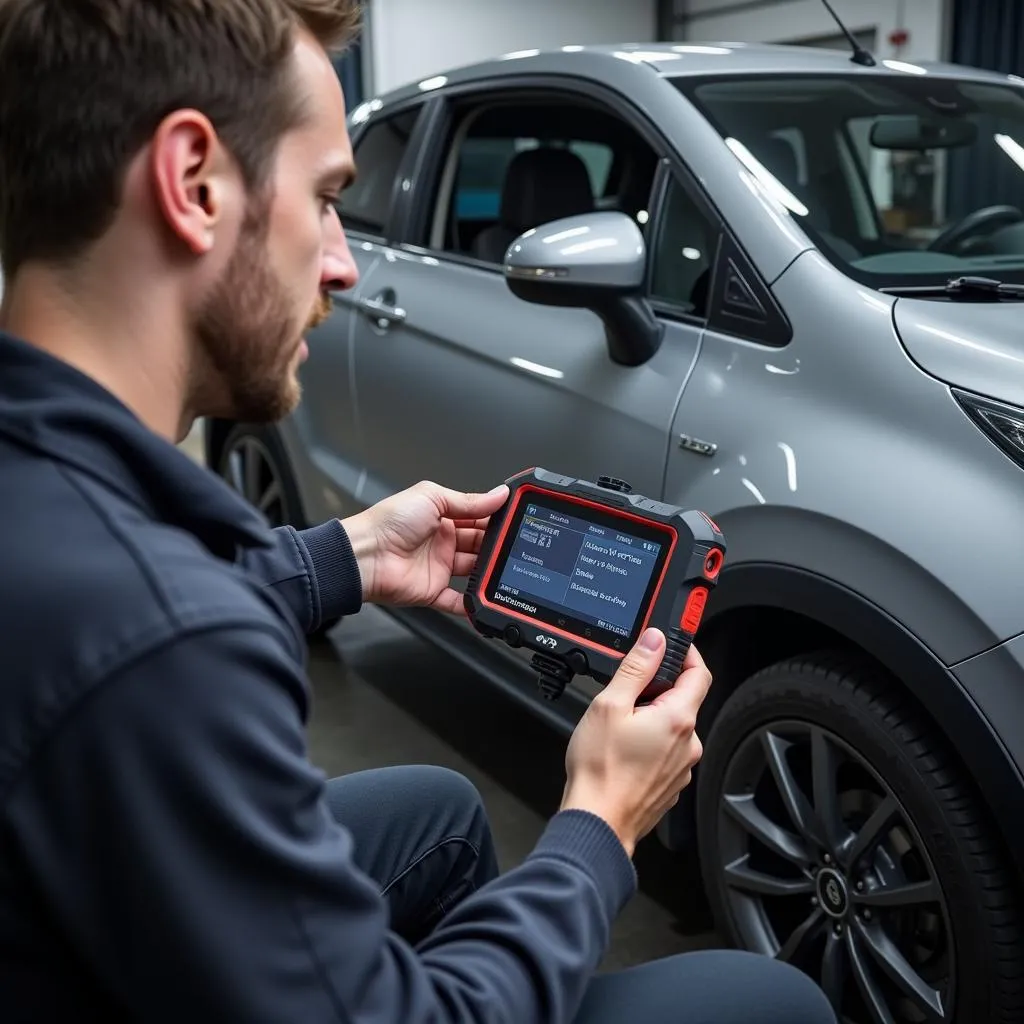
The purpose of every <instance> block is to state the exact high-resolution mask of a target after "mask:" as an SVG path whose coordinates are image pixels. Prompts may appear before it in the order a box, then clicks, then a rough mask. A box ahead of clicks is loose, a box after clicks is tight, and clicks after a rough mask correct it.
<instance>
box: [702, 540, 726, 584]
mask: <svg viewBox="0 0 1024 1024" xmlns="http://www.w3.org/2000/svg"><path fill="white" fill-rule="evenodd" d="M724 561H725V555H723V554H722V549H721V548H712V549H711V550H710V551H709V552H708V557H707V558H705V559H704V575H705V577H707V579H709V580H713V579H714V578H715V577H716V576H717V575H718V574H719V572H721V570H722V563H723V562H724Z"/></svg>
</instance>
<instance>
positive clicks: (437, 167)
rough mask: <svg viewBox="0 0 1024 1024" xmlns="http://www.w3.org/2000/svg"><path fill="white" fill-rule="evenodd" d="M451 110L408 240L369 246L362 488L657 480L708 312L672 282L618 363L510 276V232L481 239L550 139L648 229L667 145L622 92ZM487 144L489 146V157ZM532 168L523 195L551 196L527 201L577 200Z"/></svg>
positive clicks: (564, 93) (580, 321)
mask: <svg viewBox="0 0 1024 1024" xmlns="http://www.w3.org/2000/svg"><path fill="white" fill-rule="evenodd" d="M447 117H448V120H447V130H445V131H438V132H437V133H436V134H435V136H434V137H435V138H437V139H438V144H439V145H440V147H441V149H440V151H439V152H438V154H437V157H438V158H437V159H436V160H435V161H433V168H434V169H433V173H432V174H431V175H426V176H425V177H424V178H423V179H422V180H420V181H418V182H417V183H416V187H415V189H414V194H413V196H412V197H411V199H410V203H411V205H412V213H413V216H411V217H410V218H409V220H408V230H407V233H406V235H405V237H404V240H403V241H402V242H401V243H400V244H397V245H394V246H388V245H380V246H378V247H377V251H378V253H379V255H380V257H381V259H380V262H379V265H378V266H377V267H376V268H375V269H374V271H373V275H372V278H371V280H372V288H370V289H369V293H370V294H372V296H373V297H374V298H377V299H379V300H380V301H381V303H382V304H383V305H384V306H385V307H387V310H388V312H387V314H386V315H385V316H383V317H381V318H376V317H373V316H368V317H364V322H363V323H361V324H359V325H358V326H357V327H356V328H355V332H354V366H355V370H354V381H355V387H356V391H357V393H358V397H359V425H360V429H361V431H362V436H363V451H364V453H365V458H366V465H365V469H366V479H365V483H364V486H363V489H362V492H361V500H362V501H363V502H365V503H370V502H373V501H376V500H378V499H380V498H381V497H383V496H385V495H386V494H388V493H392V492H393V491H395V490H397V489H400V488H402V487H405V486H407V485H409V484H412V483H414V482H415V481H417V480H419V479H422V478H431V479H435V480H437V481H439V482H442V483H445V484H447V485H449V486H452V487H456V488H465V489H476V490H480V489H488V488H490V487H491V486H492V485H493V484H494V483H495V482H496V481H498V480H501V479H503V478H505V477H507V476H509V475H511V474H512V473H514V472H516V471H518V470H520V469H523V468H525V467H527V466H535V465H536V466H544V467H546V468H550V469H553V470H557V471H560V472H564V473H569V474H572V475H575V476H582V477H586V478H589V479H596V477H597V476H599V475H601V474H609V475H612V476H616V477H620V478H623V479H626V480H628V481H629V482H630V483H631V484H632V485H633V487H634V489H635V490H637V491H640V492H644V493H647V494H650V495H660V494H661V493H662V489H663V484H664V474H665V465H666V458H667V447H668V443H669V434H670V428H671V423H672V420H673V415H674V412H675V410H676V407H677V405H678V403H679V400H680V397H681V394H682V391H683V388H684V386H685V383H686V380H687V377H688V375H689V374H690V372H691V369H692V367H693V364H694V361H695V359H696V356H697V352H698V348H699V344H700V338H701V332H702V329H703V326H702V325H703V321H702V319H701V316H700V315H699V313H700V311H699V310H696V309H694V307H693V305H692V304H689V305H688V304H687V303H686V302H682V301H680V302H675V301H673V300H671V299H668V300H667V301H666V303H665V304H663V310H662V312H663V315H664V316H665V318H666V333H665V339H664V343H663V344H662V345H661V347H660V349H659V350H658V352H657V353H656V354H655V356H654V357H653V358H652V359H651V360H650V361H649V362H647V363H645V364H644V365H641V366H633V367H630V366H623V365H617V364H616V363H615V362H613V361H612V360H611V359H610V358H609V351H608V346H607V344H606V339H605V332H604V327H603V325H602V323H601V321H600V320H599V319H598V317H597V316H596V315H595V314H594V313H592V312H590V311H588V310H583V309H569V308H552V307H545V306H539V305H534V304H531V303H528V302H525V301H522V300H520V299H518V298H516V297H515V296H514V295H513V294H512V293H511V292H510V291H509V289H508V287H507V285H506V283H505V280H504V277H503V274H502V271H501V266H500V262H499V261H500V259H501V255H500V254H501V253H503V251H504V242H505V241H506V238H507V240H511V238H510V236H508V235H506V236H505V237H499V239H498V241H497V242H496V244H492V245H490V246H489V247H488V246H484V245H482V244H478V243H477V236H480V238H481V239H483V238H485V237H487V235H488V232H490V233H491V234H493V233H494V230H495V229H496V228H497V227H498V226H499V223H496V219H499V221H500V218H499V214H501V210H502V205H503V198H502V196H501V194H500V189H501V187H502V185H503V183H505V174H506V173H507V172H508V167H509V165H510V163H511V161H512V160H513V159H515V157H516V155H517V154H522V153H523V152H524V151H527V150H531V149H539V148H542V147H557V148H560V149H562V150H568V151H569V152H570V153H572V154H573V155H574V156H576V157H578V158H579V159H580V160H581V161H582V162H583V163H584V165H585V167H586V170H587V174H588V177H589V178H590V183H591V186H592V194H591V195H590V197H589V202H590V206H591V208H593V209H609V208H611V209H615V208H618V209H622V210H625V211H626V212H629V213H631V214H632V215H634V216H636V218H637V220H638V221H639V222H640V223H641V224H645V225H647V227H648V228H651V227H653V226H654V225H652V224H650V223H648V222H649V218H650V210H649V207H650V203H651V198H652V188H653V187H654V181H655V171H656V169H657V168H658V167H659V166H660V164H659V154H658V153H657V152H656V151H655V150H654V149H653V148H652V147H651V146H650V144H649V143H648V142H647V141H646V140H645V139H644V137H643V136H641V135H640V134H639V133H638V132H637V131H636V130H635V129H634V128H633V127H631V126H630V125H629V124H628V123H627V122H626V120H625V118H623V117H620V116H619V115H618V114H617V112H616V110H615V108H614V106H613V104H612V103H610V102H608V101H607V100H605V101H603V102H595V101H594V100H593V98H592V97H590V96H586V97H583V96H581V95H579V94H576V93H573V92H570V91H568V90H566V89H564V88H563V89H557V90H552V89H544V90H538V91H530V90H526V91H517V92H516V93H515V94H514V95H511V96H506V95H503V94H501V93H500V92H497V93H495V92H487V93H485V94H480V95H477V96H475V97H471V98H470V99H468V100H467V99H465V98H461V99H460V101H459V102H458V103H457V104H453V105H452V106H451V108H450V110H449V111H448V114H447ZM488 158H490V159H491V160H492V161H497V163H496V165H492V166H491V169H490V171H488V168H487V166H486V164H487V159H488ZM527 162H528V161H527ZM542 162H543V161H542ZM535 163H536V161H535ZM554 163H555V164H566V163H569V164H571V163H572V161H571V160H570V159H569V158H566V157H558V158H557V159H555V160H554ZM428 164H429V161H428ZM659 180H660V179H659ZM529 184H530V185H531V186H532V191H531V194H533V195H539V196H542V197H543V196H547V197H549V199H548V200H547V201H544V202H540V203H539V206H538V208H537V210H536V211H535V212H536V213H537V215H538V217H540V222H547V221H550V220H553V219H555V217H556V216H557V215H559V214H560V213H578V212H580V210H579V209H578V206H579V202H576V200H580V198H581V197H579V196H571V195H570V193H571V192H572V189H571V188H568V187H566V184H565V182H564V181H561V180H559V181H531V182H530V183H529ZM528 191H529V190H528ZM560 195H561V196H562V197H563V199H564V208H562V207H560V206H559V199H558V197H559V196H560ZM507 198H508V197H507V195H506V196H505V200H507ZM541 208H543V209H541ZM521 212H523V213H524V214H525V212H526V211H521ZM541 214H544V216H540V215H541ZM532 226H535V225H534V224H533V223H527V222H526V221H522V220H520V221H519V222H518V223H516V224H514V228H517V229H522V228H524V227H532ZM709 232H710V229H709ZM499 235H500V232H499ZM708 244H709V245H711V244H713V243H712V242H709V243H708ZM488 249H489V251H488ZM706 255H707V254H706V252H704V251H703V250H702V252H701V258H704V257H706ZM684 262H686V260H685V258H684ZM690 262H691V263H694V261H693V260H691V261H690Z"/></svg>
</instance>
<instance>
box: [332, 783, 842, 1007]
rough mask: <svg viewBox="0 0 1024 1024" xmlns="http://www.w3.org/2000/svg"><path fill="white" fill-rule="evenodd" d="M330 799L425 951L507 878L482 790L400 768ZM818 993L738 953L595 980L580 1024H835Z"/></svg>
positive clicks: (335, 788)
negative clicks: (459, 912)
mask: <svg viewBox="0 0 1024 1024" xmlns="http://www.w3.org/2000/svg"><path fill="white" fill-rule="evenodd" d="M327 793H328V800H329V802H330V806H331V810H332V812H333V813H334V815H335V817H336V818H337V819H338V821H340V822H341V823H342V824H343V825H344V826H345V827H346V828H347V829H349V831H351V833H352V834H353V836H354V838H355V857H356V860H357V862H358V863H359V866H360V868H362V870H363V871H365V872H366V873H367V874H368V875H369V876H370V877H371V878H375V879H377V880H378V881H379V883H380V885H381V889H382V891H383V893H384V895H385V896H386V898H387V900H388V903H389V905H390V908H391V923H392V927H393V929H394V930H395V931H396V932H397V933H399V934H400V935H402V936H403V937H404V938H405V939H407V940H408V941H410V942H416V941H418V940H419V939H420V938H422V937H423V936H424V935H427V934H429V932H430V931H431V929H432V928H433V927H434V926H435V925H436V924H437V922H438V921H439V920H440V919H441V917H442V916H443V915H444V913H445V912H446V910H447V909H448V908H449V907H452V906H453V905H454V904H456V903H457V902H458V901H459V900H460V899H462V898H463V897H464V896H466V895H467V894H468V893H470V892H472V891H473V890H474V889H476V888H478V887H480V886H482V885H484V884H485V883H486V882H488V881H489V880H490V879H492V878H494V877H495V876H496V875H497V874H498V862H497V859H496V857H495V853H494V843H493V840H492V838H491V831H490V826H489V824H488V821H487V816H486V813H485V812H484V807H483V803H482V801H481V799H480V795H479V794H478V792H477V790H476V788H475V787H474V786H473V785H472V784H471V783H470V782H469V781H468V780H467V779H465V778H464V777H463V776H461V775H459V774H457V773H455V772H452V771H449V770H447V769H444V768H434V767H421V766H416V767H401V768H383V769H379V770H377V771H367V772H357V773H355V774H353V775H347V776H343V777H341V778H337V779H332V780H331V781H330V782H329V783H328V790H327ZM835 1020H836V1018H835V1016H834V1014H833V1013H832V1011H831V1009H830V1007H829V1004H828V1002H827V1001H826V999H825V997H824V995H823V994H822V992H821V990H820V989H819V988H818V986H817V985H815V984H814V982H813V981H811V980H810V979H809V978H808V977H807V976H806V975H804V974H802V973H800V972H799V971H797V970H796V969H795V968H793V967H790V966H789V965H788V964H783V963H780V962H778V961H775V960H772V959H770V958H768V957H763V956H755V955H753V954H750V953H742V952H738V951H731V950H712V951H706V952H697V953H687V954H683V955H681V956H672V957H667V958H665V959H663V960H656V961H653V962H651V963H647V964H643V965H641V966H638V967H633V968H630V969H629V970H624V971H619V972H617V973H610V974H601V975H597V976H596V977H595V978H594V980H593V982H592V983H591V986H590V989H589V990H588V993H587V996H586V997H585V999H584V1003H583V1006H582V1008H581V1009H580V1013H579V1015H578V1017H577V1018H576V1022H577V1024H623V1022H625V1024H634V1022H635V1024H676V1022H678V1024H835Z"/></svg>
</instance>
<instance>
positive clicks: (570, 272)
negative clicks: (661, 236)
mask: <svg viewBox="0 0 1024 1024" xmlns="http://www.w3.org/2000/svg"><path fill="white" fill-rule="evenodd" d="M646 267H647V249H646V246H645V244H644V237H643V235H642V234H641V233H640V228H639V227H638V226H637V224H636V222H635V221H634V220H633V218H632V217H629V216H628V215H627V214H625V213H618V212H613V211H605V212H597V213H586V214H581V215H579V216H576V217H566V218H563V219H562V220H556V221H551V222H550V223H548V224H542V225H541V226H540V227H536V228H531V229H530V230H529V231H526V232H524V233H523V234H521V235H520V236H519V237H518V238H517V239H516V240H515V241H514V242H513V243H512V244H511V245H510V246H509V247H508V250H507V251H506V253H505V266H504V269H505V281H506V283H507V284H508V287H509V289H510V291H511V292H512V294H513V295H515V296H517V297H518V298H520V299H523V300H524V301H526V302H534V303H537V304H538V305H542V306H570V307H576V308H582V309H589V310H591V311H593V312H594V313H596V314H597V315H598V316H599V317H600V318H601V320H602V321H603V322H604V325H605V332H606V336H607V341H608V351H609V354H610V356H611V358H612V360H613V361H614V362H616V363H620V364H622V365H624V366H639V365H640V364H641V363H645V362H646V361H647V360H648V359H650V358H651V356H653V355H654V353H655V352H657V350H658V348H659V346H660V345H661V339H662V333H663V328H662V325H661V323H660V322H659V321H658V319H657V318H656V317H655V316H654V313H653V312H652V310H651V308H650V306H649V305H648V303H647V302H646V300H645V299H644V298H643V294H642V293H643V284H644V275H645V273H646Z"/></svg>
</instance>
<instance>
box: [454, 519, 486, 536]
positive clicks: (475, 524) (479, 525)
mask: <svg viewBox="0 0 1024 1024" xmlns="http://www.w3.org/2000/svg"><path fill="white" fill-rule="evenodd" d="M490 521H491V517H490V516H484V517H483V519H453V520H452V522H453V523H454V524H455V528H456V529H457V530H479V531H480V533H483V532H484V531H485V530H486V529H487V524H488V523H489V522H490Z"/></svg>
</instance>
